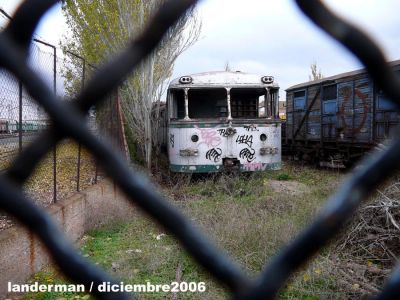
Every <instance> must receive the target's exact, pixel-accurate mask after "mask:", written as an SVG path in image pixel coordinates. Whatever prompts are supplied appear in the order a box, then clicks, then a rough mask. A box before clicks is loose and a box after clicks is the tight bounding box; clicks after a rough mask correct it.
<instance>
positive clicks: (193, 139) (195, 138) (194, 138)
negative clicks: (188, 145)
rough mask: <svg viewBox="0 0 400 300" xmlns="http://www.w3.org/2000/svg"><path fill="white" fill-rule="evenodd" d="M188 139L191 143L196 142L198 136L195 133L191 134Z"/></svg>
mask: <svg viewBox="0 0 400 300" xmlns="http://www.w3.org/2000/svg"><path fill="white" fill-rule="evenodd" d="M190 139H191V140H192V142H193V143H197V142H198V141H199V136H198V135H197V134H193V135H192V137H191V138H190Z"/></svg>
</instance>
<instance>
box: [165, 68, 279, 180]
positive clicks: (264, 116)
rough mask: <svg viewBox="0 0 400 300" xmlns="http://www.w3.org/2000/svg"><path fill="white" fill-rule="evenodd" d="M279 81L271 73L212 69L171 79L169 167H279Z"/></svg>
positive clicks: (203, 170)
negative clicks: (217, 70)
mask: <svg viewBox="0 0 400 300" xmlns="http://www.w3.org/2000/svg"><path fill="white" fill-rule="evenodd" d="M278 91H279V86H278V84H276V83H275V82H274V78H273V77H272V76H259V75H254V74H246V73H242V72H210V73H201V74H193V75H189V76H183V77H180V78H177V79H175V80H173V81H172V82H171V84H170V86H169V88H168V93H167V116H168V118H167V143H168V147H167V148H168V157H169V164H170V170H171V171H173V172H188V173H209V172H220V171H224V170H232V171H242V172H252V171H264V170H270V169H274V170H275V169H280V168H281V124H280V120H279V117H278Z"/></svg>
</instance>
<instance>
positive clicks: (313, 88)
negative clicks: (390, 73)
mask: <svg viewBox="0 0 400 300" xmlns="http://www.w3.org/2000/svg"><path fill="white" fill-rule="evenodd" d="M390 64H391V66H392V67H393V68H394V70H395V72H396V73H398V74H400V60H397V61H393V62H391V63H390ZM286 116H287V118H286V136H285V140H284V141H283V143H284V145H285V146H284V148H285V149H284V151H287V152H289V153H291V154H293V155H296V156H297V157H299V158H301V159H305V160H312V161H314V162H315V163H317V164H319V165H320V166H327V167H338V168H344V167H346V165H349V164H351V163H352V162H354V161H356V160H357V158H359V157H361V156H362V155H363V154H364V153H365V152H366V151H367V150H369V149H371V148H372V147H374V146H376V145H378V144H380V143H381V142H382V141H383V140H384V139H386V138H388V137H390V136H391V134H393V132H394V128H395V127H396V125H397V124H398V123H399V121H400V114H399V113H398V112H397V111H395V107H394V105H392V104H391V102H390V101H389V100H388V98H387V97H386V96H385V95H384V94H383V93H382V91H381V90H380V89H379V87H378V86H376V85H375V84H374V82H373V81H372V80H371V79H370V78H369V76H368V74H367V72H366V71H365V69H361V70H357V71H353V72H348V73H343V74H338V75H335V76H331V77H327V78H323V79H320V80H315V81H311V82H306V83H302V84H298V85H295V86H292V87H290V88H288V89H287V90H286Z"/></svg>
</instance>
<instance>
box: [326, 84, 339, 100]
mask: <svg viewBox="0 0 400 300" xmlns="http://www.w3.org/2000/svg"><path fill="white" fill-rule="evenodd" d="M322 95H323V97H322V99H323V100H335V99H337V87H336V84H332V85H327V86H324V87H323V88H322Z"/></svg>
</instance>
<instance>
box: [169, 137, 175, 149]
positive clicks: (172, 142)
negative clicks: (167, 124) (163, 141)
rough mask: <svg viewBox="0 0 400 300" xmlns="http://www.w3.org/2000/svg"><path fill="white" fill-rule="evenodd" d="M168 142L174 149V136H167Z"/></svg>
mask: <svg viewBox="0 0 400 300" xmlns="http://www.w3.org/2000/svg"><path fill="white" fill-rule="evenodd" d="M169 142H170V143H171V147H172V148H174V146H175V135H173V134H170V135H169Z"/></svg>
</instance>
